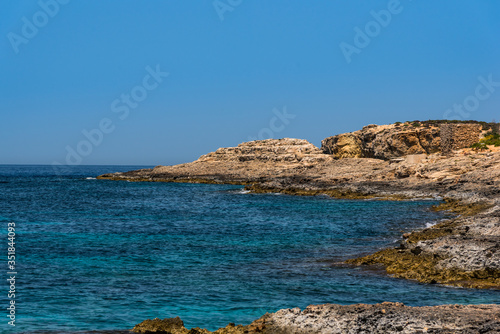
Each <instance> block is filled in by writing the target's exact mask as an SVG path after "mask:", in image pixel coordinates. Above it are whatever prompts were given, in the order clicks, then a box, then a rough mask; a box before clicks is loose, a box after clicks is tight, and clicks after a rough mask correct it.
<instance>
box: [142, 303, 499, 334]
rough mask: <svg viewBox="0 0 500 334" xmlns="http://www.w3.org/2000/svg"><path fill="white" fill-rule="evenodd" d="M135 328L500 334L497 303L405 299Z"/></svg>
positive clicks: (236, 333) (270, 333)
mask: <svg viewBox="0 0 500 334" xmlns="http://www.w3.org/2000/svg"><path fill="white" fill-rule="evenodd" d="M133 331H134V332H136V333H169V334H209V333H214V334H244V333H246V334H257V333H260V334H320V333H321V334H323V333H324V334H335V333H339V334H343V333H380V334H391V333H401V334H410V333H412V334H413V333H449V334H452V333H456V334H459V333H470V334H472V333H498V332H499V331H500V306H499V305H470V306H464V305H444V306H434V307H408V306H405V305H403V304H401V303H382V304H376V305H366V304H358V305H348V306H342V305H333V304H326V305H312V306H309V307H307V308H306V309H305V310H303V311H301V310H300V309H298V308H295V309H285V310H280V311H278V312H276V313H271V314H266V315H264V316H263V317H262V318H260V319H258V320H256V321H254V322H252V323H251V324H250V325H247V326H242V325H237V326H236V325H234V324H230V325H228V326H227V327H225V328H220V329H218V330H216V331H214V332H210V331H207V330H206V329H201V328H193V329H190V330H188V329H186V328H185V327H184V324H183V323H182V321H181V320H180V319H179V318H174V319H164V320H160V319H154V320H146V321H144V322H142V323H140V324H138V325H137V326H135V327H134V329H133Z"/></svg>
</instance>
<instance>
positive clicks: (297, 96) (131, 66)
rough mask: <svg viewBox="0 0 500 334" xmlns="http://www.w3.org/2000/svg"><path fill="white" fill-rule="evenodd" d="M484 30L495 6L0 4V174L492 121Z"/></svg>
mask: <svg viewBox="0 0 500 334" xmlns="http://www.w3.org/2000/svg"><path fill="white" fill-rule="evenodd" d="M499 17H500V2H499V1H494V0H490V1H487V0H469V1H465V0H453V1H451V0H449V1H431V0H413V1H411V0H401V1H395V0H390V1H387V0H384V1H340V0H339V1H334V0H328V1H326V0H315V1H306V0H301V1H298V0H254V1H250V0H220V1H212V0H206V1H186V0H165V1H159V0H157V1H153V0H149V1H147V0H145V1H136V0H134V1H132V0H106V1H103V0H85V1H83V0H72V1H69V0H57V1H56V0H41V1H34V0H33V1H27V0H24V1H21V0H19V1H2V2H1V3H0V164H2V163H7V164H14V163H18V164H52V163H53V162H58V163H61V164H66V163H71V164H146V165H157V164H175V163H181V162H187V161H191V160H194V159H197V158H198V157H199V156H200V155H202V154H205V153H208V152H210V151H214V150H215V149H217V148H218V147H227V146H235V145H237V144H238V143H240V142H243V141H247V140H249V139H255V138H257V139H259V138H268V137H271V136H272V137H274V138H283V137H293V138H304V139H307V140H309V141H311V142H312V143H314V144H315V145H318V146H319V145H320V144H321V140H322V139H323V138H325V137H328V136H331V135H334V134H338V133H342V132H347V131H354V130H357V129H360V128H361V127H362V126H364V125H367V124H371V123H375V124H385V123H393V122H396V121H405V120H427V119H442V118H454V119H465V118H467V119H476V120H484V121H492V120H493V119H495V120H497V121H498V120H499V119H500V43H499V37H500V20H499V19H498V18H499ZM167 73H168V74H167ZM461 105H462V106H461ZM68 155H69V157H68Z"/></svg>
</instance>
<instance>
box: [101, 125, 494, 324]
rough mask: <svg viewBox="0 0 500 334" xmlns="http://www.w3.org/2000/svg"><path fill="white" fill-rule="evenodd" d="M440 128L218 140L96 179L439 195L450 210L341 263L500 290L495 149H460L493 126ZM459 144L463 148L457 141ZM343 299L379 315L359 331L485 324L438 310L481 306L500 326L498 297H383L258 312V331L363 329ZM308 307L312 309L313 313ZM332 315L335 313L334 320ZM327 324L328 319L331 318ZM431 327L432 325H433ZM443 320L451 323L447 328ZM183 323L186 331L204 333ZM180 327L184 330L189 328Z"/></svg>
mask: <svg viewBox="0 0 500 334" xmlns="http://www.w3.org/2000/svg"><path fill="white" fill-rule="evenodd" d="M445 126H447V128H443V125H442V124H441V125H440V124H435V123H420V122H419V123H418V124H416V123H415V122H413V123H405V124H397V123H396V124H392V125H384V126H376V125H370V126H368V127H365V128H363V130H360V131H356V132H353V133H349V134H341V135H337V136H333V137H329V138H327V139H325V140H324V141H323V143H322V147H321V148H318V147H316V146H314V145H313V144H311V143H309V142H307V141H306V140H301V139H289V138H285V139H278V140H276V139H269V140H262V141H253V142H247V143H242V144H240V145H238V146H237V147H230V148H220V149H218V150H216V151H215V152H212V153H209V154H207V155H204V156H202V157H200V158H199V159H198V160H196V161H194V162H191V163H186V164H181V165H176V166H157V167H155V168H153V169H142V170H137V171H130V172H125V173H112V174H105V175H101V176H99V177H98V178H99V179H105V180H125V181H134V182H140V181H141V182H193V183H223V184H241V185H245V187H246V188H247V189H248V190H250V191H252V192H256V193H266V192H281V193H286V194H292V195H303V196H311V195H319V194H326V195H329V196H332V197H334V198H346V199H378V200H412V199H423V198H433V199H442V200H443V204H441V205H439V206H438V207H435V208H434V209H435V210H446V211H451V212H453V213H455V215H454V216H453V218H450V219H449V220H446V221H443V222H441V223H439V224H437V225H435V226H432V227H429V228H426V229H423V230H419V231H413V232H411V233H407V234H405V235H403V236H402V239H401V242H400V245H399V246H398V247H396V248H388V249H381V250H380V251H379V252H377V253H375V254H364V255H363V256H362V257H360V258H357V259H348V260H347V261H346V263H347V264H350V265H353V266H359V265H362V266H383V267H384V268H385V270H386V271H387V273H388V274H390V275H393V276H395V277H399V278H405V279H412V280H417V281H420V282H422V283H430V284H435V283H437V284H446V285H451V286H457V287H466V288H482V289H500V151H499V150H498V149H497V148H496V147H494V146H490V147H487V148H486V149H482V150H473V149H469V148H467V147H468V146H470V144H471V143H473V142H474V141H479V140H480V139H481V138H482V137H484V136H485V135H487V134H488V133H491V131H492V130H494V129H493V128H492V126H493V125H491V124H478V122H474V123H472V124H458V125H456V126H455V125H454V126H455V127H454V128H449V127H448V124H445ZM445 134H446V137H445ZM450 135H451V136H452V137H450ZM453 136H454V137H453ZM444 143H446V147H445V144H444ZM457 143H459V145H461V146H462V147H457V146H456V145H458V144H457ZM453 145H455V146H453ZM445 153H446V154H445ZM389 306H390V307H389ZM349 307H352V309H356V307H358V309H359V308H361V309H362V310H363V312H365V311H366V310H370V311H366V312H375V313H377V312H378V313H377V314H379V313H380V314H381V317H380V319H379V318H377V317H375V316H373V315H372V316H371V317H372V318H371V319H372V320H373V319H375V318H376V319H375V320H374V321H375V322H374V323H373V324H368V323H366V326H367V327H364V328H368V329H364V331H365V332H367V333H368V332H373V333H375V332H380V333H392V332H399V333H417V332H422V333H423V332H434V333H438V332H439V333H469V332H470V333H478V332H484V333H487V332H490V331H488V330H487V329H486V331H485V330H479V329H477V328H479V327H477V328H476V327H473V326H472V325H471V323H472V322H473V321H472V318H470V320H471V321H469V324H468V325H467V324H465V323H464V325H463V326H462V327H460V326H461V325H459V322H460V321H462V320H460V319H469V318H467V317H466V316H464V317H462V316H460V317H459V318H460V319H451V318H449V319H448V318H446V316H445V315H446V314H448V313H446V312H451V313H450V314H452V313H453V312H459V311H460V312H464V314H475V315H474V316H471V317H475V318H477V319H479V318H480V317H481V316H482V315H481V314H487V313H488V312H492V313H491V314H494V317H493V318H491V319H496V320H495V321H496V322H484V323H485V324H489V325H487V326H490V325H491V326H493V327H494V328H495V329H494V330H497V331H500V322H499V316H500V313H499V312H500V309H499V308H500V306H498V305H489V306H478V307H473V306H456V308H455V309H450V308H448V307H447V306H442V307H438V308H436V309H435V310H434V311H432V308H427V309H425V308H409V307H405V306H402V305H399V304H397V305H396V304H395V305H392V304H391V305H388V304H387V305H383V306H380V305H375V306H369V305H365V306H338V305H322V306H314V307H312V308H311V309H309V308H308V309H306V310H304V311H302V312H300V310H282V311H283V312H282V311H279V312H277V313H275V314H274V315H272V317H271V318H266V319H268V320H269V319H278V318H276V317H278V314H279V316H280V317H281V318H279V319H281V320H283V319H284V318H287V319H289V321H290V322H289V323H285V322H280V324H281V325H280V326H281V327H280V326H278V327H279V329H277V328H278V327H273V326H274V324H275V323H274V322H272V321H271V320H269V321H271V322H266V321H268V320H265V321H264V322H266V324H269V323H272V324H273V325H270V326H267V325H266V326H267V327H266V328H273V329H269V331H261V332H262V333H337V332H338V333H342V332H352V333H357V332H362V331H361V329H360V331H358V330H356V329H353V328H354V327H352V326H354V325H353V324H354V323H350V322H349V321H347V320H346V319H348V318H349V316H347V315H346V314H348V313H349V312H350V311H347V310H351V309H349ZM313 309H314V312H319V313H314V312H312V311H311V310H313ZM417 309H418V310H417ZM424 309H425V310H424ZM382 310H386V311H387V310H391V311H390V312H389V313H388V314H398V317H402V318H404V319H407V321H409V323H418V324H419V325H418V326H420V327H418V326H417V327H418V328H417V327H415V326H416V325H415V326H414V327H411V326H410V327H408V325H407V326H406V327H405V326H403V325H402V324H400V323H399V322H398V321H399V320H398V321H396V320H395V319H394V321H393V320H390V319H391V318H387V316H388V315H387V314H385V315H384V314H383V313H381V312H382ZM393 310H394V311H393ZM412 310H416V311H412ZM486 310H487V311H486ZM424 311H425V312H428V313H425V312H424ZM280 312H282V313H283V314H282V313H280ZM287 312H288V313H287ZM290 312H291V313H290ZM311 312H312V313H311ZM436 312H437V313H436ZM468 312H469V313H468ZM285 313H286V314H287V315H286V316H285ZM312 314H321V316H317V315H316V316H312ZM339 314H342V316H340V315H339ZM353 314H354V313H353ZM425 314H428V315H429V319H432V316H431V315H432V314H442V315H443V317H444V318H446V319H448V320H449V321H450V322H449V323H447V322H446V321H445V322H442V323H439V321H438V320H435V319H438V318H435V319H434V320H429V321H431V322H430V323H429V324H428V323H426V322H425V321H424V320H422V319H421V318H419V317H420V316H421V317H424V315H425ZM488 314H489V313H488ZM358 316H359V314H358ZM308 317H313V318H315V319H316V322H314V321H313V323H314V324H315V325H314V324H310V325H306V324H307V323H308V322H307V321H309V320H307V319H309V318H308ZM322 317H326V318H324V319H323V318H322ZM339 317H340V318H339ZM346 317H347V318H346ZM352 317H354V315H352ZM436 317H437V316H436ZM263 318H265V317H263ZM263 318H261V319H263ZM396 318H397V317H396ZM444 318H443V319H444ZM300 319H302V320H300ZM338 319H341V320H342V321H341V323H339V322H338V321H340V320H338ZM356 319H358V318H356ZM377 319H378V320H377ZM384 319H385V320H384ZM439 319H441V318H439ZM259 320H260V319H259ZM281 320H280V321H281ZM306 320H307V321H306ZM452 320H453V321H454V322H453V321H452ZM273 321H275V320H273ZM276 321H277V320H276ZM283 321H284V320H283ZM412 321H413V322H412ZM464 321H466V320H464ZM333 322H335V323H336V325H331V324H332V323H333ZM326 324H330V325H331V326H333V327H328V326H330V325H328V326H327V325H326ZM346 324H348V325H346ZM323 325H324V326H327V327H324V326H323ZM301 326H306V327H301ZM317 326H320V327H317ZM321 326H323V327H321ZM335 326H336V327H335ZM345 326H348V327H345ZM349 326H350V327H349ZM370 326H372V327H370ZM381 326H382V327H381ZM384 326H385V327H384ZM388 326H389V327H388ZM391 326H392V327H391ZM401 326H403V327H401ZM412 326H413V325H412ZM433 326H434V327H433ZM436 326H437V327H436ZM453 326H455V327H453ZM457 326H458V327H457ZM467 326H469V327H467ZM471 326H472V327H471ZM491 326H490V327H491ZM438 327H439V328H441V330H440V331H436V330H435V329H436V328H438ZM490 327H484V328H490ZM493 327H491V328H493ZM294 328H295V329H294ZM346 328H350V329H349V330H347V329H346ZM399 328H403V329H401V330H399ZM408 328H413V329H412V330H409V329H408ZM425 328H427V330H424V329H425ZM443 328H449V331H444V330H443ZM245 330H248V328H247V329H245ZM191 331H192V330H191ZM191 331H190V332H189V333H193V334H194V333H208V332H204V331H199V332H191ZM254 332H256V331H254ZM254 332H252V331H246V332H245V331H223V332H217V333H254ZM491 332H494V331H491ZM172 333H174V332H172ZM175 333H177V332H175ZM178 333H187V330H186V331H185V332H182V331H179V332H178Z"/></svg>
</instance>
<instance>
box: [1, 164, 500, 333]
mask: <svg viewBox="0 0 500 334" xmlns="http://www.w3.org/2000/svg"><path fill="white" fill-rule="evenodd" d="M137 168H139V167H138V166H128V167H127V166H96V167H91V166H82V167H75V168H73V169H72V170H70V171H68V172H67V173H65V174H64V175H56V173H54V171H53V170H52V168H51V167H50V166H6V165H3V166H1V165H0V224H1V231H2V234H3V237H2V238H0V240H4V241H3V242H1V245H0V249H1V252H2V254H6V253H7V224H8V223H9V222H15V223H16V233H17V236H16V237H17V240H16V241H17V244H16V248H17V249H16V251H17V256H18V258H17V268H16V269H17V272H18V275H17V282H16V283H17V286H16V290H17V291H16V305H17V310H16V311H17V318H16V327H15V329H12V328H11V327H10V326H8V325H7V317H6V314H7V311H3V313H4V314H3V315H0V319H4V320H2V323H1V324H0V331H1V332H2V333H9V332H26V333H32V332H35V331H41V330H49V331H53V332H55V331H68V332H71V331H79V330H104V329H109V330H112V329H114V330H118V329H130V328H132V327H133V326H134V325H135V324H137V323H139V322H141V321H142V320H145V319H147V318H154V317H159V318H165V317H173V316H180V317H181V318H182V319H183V320H184V322H185V324H186V326H187V327H188V328H189V327H194V326H202V327H207V328H209V329H216V328H217V327H219V326H225V325H226V324H227V323H230V322H235V323H243V324H246V323H249V322H251V321H252V320H254V319H256V318H258V317H259V316H261V315H263V314H264V313H265V312H273V311H276V310H278V309H280V308H291V307H301V308H304V307H306V306H307V305H310V304H320V303H340V304H352V303H377V302H382V301H398V302H404V303H405V304H408V305H436V304H445V303H446V304H447V303H474V304H478V303H498V302H499V300H500V293H499V292H498V291H476V290H468V289H457V288H449V287H443V286H437V285H424V284H419V283H416V282H412V281H406V280H400V279H394V278H391V277H387V276H385V275H383V273H382V272H375V271H370V270H365V269H360V268H352V267H347V266H343V265H339V262H341V261H342V260H345V259H347V258H350V257H355V256H359V255H362V254H365V253H367V252H371V251H374V250H377V249H379V248H382V247H384V246H390V245H395V244H396V242H397V240H399V238H400V236H401V234H402V233H403V232H405V231H409V230H412V229H415V228H422V227H424V226H425V224H426V223H429V222H435V221H437V220H440V219H443V216H442V215H441V214H438V213H434V212H431V211H429V207H430V206H431V205H432V204H435V202H433V201H408V202H387V201H350V200H334V199H331V198H327V197H323V196H317V197H293V196H286V195H275V194H266V195H262V194H259V195H256V194H245V193H244V192H243V191H242V187H240V186H231V185H197V184H168V183H134V182H116V181H105V180H95V179H92V178H93V177H95V176H97V175H99V174H102V173H106V172H114V171H126V170H131V169H137ZM0 258H1V259H3V260H2V263H1V266H0V268H3V274H2V275H4V277H6V276H7V274H6V273H7V260H6V256H3V255H1V256H0ZM4 282H5V281H4ZM7 290H8V285H7V283H5V285H4V288H3V289H0V291H4V292H0V293H1V296H0V301H1V302H2V309H3V310H5V307H7V305H8V304H7V303H8V299H7ZM1 312H2V311H0V313H1Z"/></svg>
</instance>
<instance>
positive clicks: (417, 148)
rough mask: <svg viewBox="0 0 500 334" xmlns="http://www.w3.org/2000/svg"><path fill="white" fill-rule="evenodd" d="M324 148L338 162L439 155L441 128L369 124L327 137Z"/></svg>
mask: <svg viewBox="0 0 500 334" xmlns="http://www.w3.org/2000/svg"><path fill="white" fill-rule="evenodd" d="M321 149H322V150H323V152H324V153H326V154H332V155H333V156H334V157H335V158H337V159H343V158H377V159H384V160H388V159H393V158H397V157H402V156H405V155H410V154H422V153H425V154H431V153H436V152H440V150H441V138H440V128H439V127H437V126H421V125H419V126H418V127H417V126H413V125H409V124H405V125H399V124H398V125H396V124H391V125H368V126H365V127H364V128H363V129H362V130H359V131H354V132H350V133H344V134H340V135H337V136H333V137H328V138H326V139H324V140H323V141H322V142H321Z"/></svg>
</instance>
